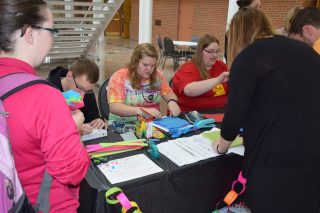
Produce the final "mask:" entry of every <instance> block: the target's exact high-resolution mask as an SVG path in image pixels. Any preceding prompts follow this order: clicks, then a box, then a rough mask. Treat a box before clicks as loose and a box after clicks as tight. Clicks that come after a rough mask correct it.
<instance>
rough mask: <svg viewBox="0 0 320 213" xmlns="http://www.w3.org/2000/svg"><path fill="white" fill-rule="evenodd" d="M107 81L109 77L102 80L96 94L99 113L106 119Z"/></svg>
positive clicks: (107, 109) (107, 116) (108, 110)
mask: <svg viewBox="0 0 320 213" xmlns="http://www.w3.org/2000/svg"><path fill="white" fill-rule="evenodd" d="M108 83H109V79H107V80H105V81H104V82H103V84H102V85H101V87H100V89H99V95H98V104H99V109H100V113H101V116H102V117H103V118H104V119H106V120H108V119H109V113H110V109H109V104H108V100H107V89H106V88H107V86H108Z"/></svg>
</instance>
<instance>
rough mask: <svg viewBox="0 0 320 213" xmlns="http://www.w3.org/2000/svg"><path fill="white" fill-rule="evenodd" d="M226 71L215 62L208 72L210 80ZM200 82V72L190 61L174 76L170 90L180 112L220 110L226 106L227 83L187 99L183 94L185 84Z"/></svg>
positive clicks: (218, 62) (221, 64) (222, 64)
mask: <svg viewBox="0 0 320 213" xmlns="http://www.w3.org/2000/svg"><path fill="white" fill-rule="evenodd" d="M227 70H228V67H227V65H226V64H225V63H223V62H222V61H219V60H217V61H216V63H215V64H214V65H213V66H212V68H211V69H210V70H209V72H210V78H215V77H217V76H219V75H220V74H221V73H222V72H224V71H227ZM201 80H203V79H201V77H200V72H199V70H198V68H197V67H196V65H195V64H194V63H193V61H192V60H191V61H189V62H187V63H185V64H183V65H182V66H181V68H180V69H179V70H178V71H177V73H176V74H175V75H174V77H173V79H172V83H173V85H172V89H173V91H174V92H175V94H176V95H177V96H178V103H179V106H180V109H181V111H182V112H189V111H193V110H206V109H212V108H220V107H224V106H225V105H226V101H227V94H228V85H227V83H223V84H218V85H217V86H216V87H214V88H212V90H210V91H208V92H206V93H204V94H202V95H200V96H197V97H188V96H186V94H184V92H183V89H184V88H185V86H186V85H187V84H190V83H192V82H195V81H201Z"/></svg>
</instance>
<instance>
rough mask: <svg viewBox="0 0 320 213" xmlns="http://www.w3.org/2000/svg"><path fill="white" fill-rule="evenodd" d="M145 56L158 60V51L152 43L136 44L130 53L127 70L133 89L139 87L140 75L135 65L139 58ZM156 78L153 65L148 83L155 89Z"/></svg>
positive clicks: (155, 69) (155, 70)
mask: <svg viewBox="0 0 320 213" xmlns="http://www.w3.org/2000/svg"><path fill="white" fill-rule="evenodd" d="M145 56H148V57H151V58H154V59H156V61H158V57H159V56H158V51H157V49H156V48H155V46H153V45H152V44H149V43H142V44H139V45H138V46H136V48H135V49H134V50H133V53H132V55H131V59H130V63H129V64H128V70H129V77H130V81H131V84H132V87H133V88H134V89H141V87H142V86H141V80H142V79H141V77H140V75H139V74H138V72H137V67H138V64H139V61H140V59H142V58H144V57H145ZM156 80H157V67H156V66H155V67H154V69H153V71H152V73H151V76H150V84H151V88H152V89H155V87H156V85H155V82H156Z"/></svg>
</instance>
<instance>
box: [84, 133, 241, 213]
mask: <svg viewBox="0 0 320 213" xmlns="http://www.w3.org/2000/svg"><path fill="white" fill-rule="evenodd" d="M186 136H188V135H186ZM106 140H108V141H120V137H119V136H118V135H117V134H116V133H114V132H112V130H111V128H109V129H108V138H100V139H96V140H92V141H87V142H86V144H94V143H100V142H103V141H104V142H105V141H106ZM138 153H145V154H146V155H147V152H146V151H145V150H138V151H131V152H127V153H121V154H118V155H114V156H111V157H110V158H111V159H116V158H121V157H125V156H130V155H133V154H138ZM154 162H155V163H156V164H157V165H159V166H160V167H162V169H163V170H164V172H162V173H157V174H153V175H150V176H147V177H143V178H139V179H135V180H131V181H127V182H124V183H119V184H115V185H114V186H118V187H120V188H121V189H122V190H123V191H124V193H125V194H126V195H127V197H128V198H129V199H130V200H132V201H136V202H137V203H138V205H139V207H140V209H141V211H142V212H146V213H178V212H179V213H194V212H197V213H202V212H203V213H208V212H212V211H213V209H214V208H215V204H216V203H217V202H218V201H219V200H221V199H222V198H223V197H224V196H225V195H226V193H227V192H228V191H229V190H230V187H231V183H232V181H233V180H234V179H236V178H237V175H238V174H239V171H240V169H241V165H242V157H241V156H239V155H236V154H233V153H231V154H227V155H222V156H219V157H215V158H211V159H207V160H204V161H201V162H197V163H194V164H190V165H186V166H183V167H178V166H176V165H175V164H174V163H172V162H171V161H170V160H169V159H167V158H166V157H165V156H163V155H161V159H160V160H159V161H155V160H154ZM110 185H111V184H110V183H109V182H108V180H107V179H106V178H105V177H104V175H103V174H102V173H101V172H100V170H99V169H97V168H96V167H95V166H94V165H93V164H92V163H91V165H90V168H89V171H88V173H87V175H86V178H85V180H84V181H83V182H82V183H81V187H80V199H79V200H80V207H79V209H78V212H81V213H82V212H83V213H87V212H96V213H102V212H107V213H118V212H121V210H120V205H113V206H112V205H106V203H105V197H104V193H105V191H106V189H108V188H109V187H110Z"/></svg>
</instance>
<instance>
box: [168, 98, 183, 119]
mask: <svg viewBox="0 0 320 213" xmlns="http://www.w3.org/2000/svg"><path fill="white" fill-rule="evenodd" d="M168 110H169V112H170V115H171V116H175V117H176V116H178V115H180V112H181V110H180V107H179V105H178V104H177V102H175V101H169V103H168Z"/></svg>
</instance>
